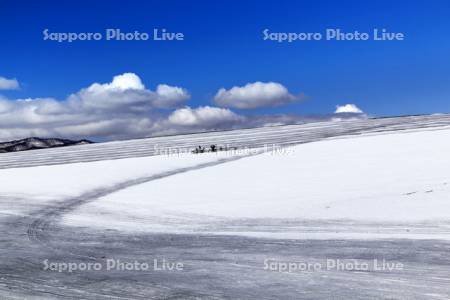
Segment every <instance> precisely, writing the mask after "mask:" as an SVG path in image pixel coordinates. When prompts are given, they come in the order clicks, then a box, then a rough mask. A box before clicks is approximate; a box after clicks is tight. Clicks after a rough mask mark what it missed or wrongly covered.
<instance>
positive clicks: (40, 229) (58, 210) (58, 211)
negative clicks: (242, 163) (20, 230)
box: [27, 150, 264, 259]
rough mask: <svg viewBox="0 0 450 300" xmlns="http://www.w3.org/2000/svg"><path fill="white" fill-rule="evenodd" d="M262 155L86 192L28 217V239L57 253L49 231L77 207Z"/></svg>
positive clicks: (152, 176) (223, 159)
mask: <svg viewBox="0 0 450 300" xmlns="http://www.w3.org/2000/svg"><path fill="white" fill-rule="evenodd" d="M262 153H264V151H263V150H261V151H257V152H254V153H251V154H247V155H241V156H233V157H228V158H222V159H219V160H216V161H212V162H207V163H202V164H198V165H195V166H191V167H185V168H180V169H176V170H171V171H167V172H163V173H159V174H154V175H151V176H146V177H141V178H137V179H132V180H127V181H124V182H121V183H118V184H116V185H114V186H108V187H102V188H97V189H94V190H92V191H89V192H86V193H84V194H82V195H79V196H76V197H72V198H68V199H66V200H63V201H61V202H59V203H58V204H56V205H53V206H51V207H47V208H44V209H42V210H40V211H38V212H36V213H33V214H32V215H31V216H30V217H31V218H32V222H31V223H30V224H29V226H28V230H27V235H28V238H29V240H31V241H32V242H36V243H40V244H42V245H44V246H46V247H48V248H51V250H56V251H58V249H57V248H54V247H51V246H50V241H49V235H48V231H49V229H50V228H52V226H54V225H55V223H56V222H58V221H59V220H60V218H61V217H62V216H63V215H64V214H66V213H69V212H71V211H73V210H74V209H76V208H78V207H79V206H81V205H83V204H86V203H88V202H91V201H95V200H96V199H98V198H101V197H104V196H106V195H109V194H112V193H115V192H117V191H120V190H123V189H126V188H129V187H132V186H136V185H139V184H142V183H147V182H150V181H155V180H159V179H163V178H166V177H169V176H173V175H176V174H181V173H186V172H190V171H194V170H199V169H203V168H208V167H213V166H217V165H220V164H224V163H227V162H232V161H236V160H239V159H242V158H246V157H250V156H255V155H259V154H262ZM69 254H72V255H74V256H77V257H83V258H88V259H96V258H94V257H86V256H80V255H77V254H75V253H69Z"/></svg>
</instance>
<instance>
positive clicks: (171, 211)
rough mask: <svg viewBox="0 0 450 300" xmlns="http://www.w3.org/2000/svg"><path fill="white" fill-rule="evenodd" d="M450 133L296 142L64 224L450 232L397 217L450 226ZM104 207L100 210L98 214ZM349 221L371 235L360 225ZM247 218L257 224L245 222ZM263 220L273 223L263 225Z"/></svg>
mask: <svg viewBox="0 0 450 300" xmlns="http://www.w3.org/2000/svg"><path fill="white" fill-rule="evenodd" d="M449 139H450V129H445V130H424V131H407V132H402V133H394V134H381V135H363V136H360V137H357V138H354V137H353V138H341V139H331V140H326V141H321V142H316V143H310V144H304V145H298V146H292V147H289V148H285V149H282V150H280V151H278V152H269V153H264V154H262V155H257V156H253V157H248V158H245V159H242V160H239V161H234V162H229V163H227V164H222V165H217V166H215V167H211V168H205V169H200V170H196V171H192V172H189V173H183V174H179V175H175V176H171V177H168V178H164V179H162V180H160V181H153V182H149V183H145V184H141V185H137V186H134V187H131V188H128V189H125V190H122V191H118V192H116V193H113V194H110V195H108V196H105V197H103V198H101V199H99V200H98V201H95V202H92V203H90V204H87V205H85V206H82V207H80V209H79V210H77V211H75V212H74V213H73V214H69V215H66V217H65V222H66V223H67V224H70V225H75V226H80V225H84V226H99V227H104V228H114V229H120V230H124V229H125V230H133V231H134V230H138V231H151V232H158V231H169V232H180V233H181V232H196V231H205V232H208V233H220V234H224V233H226V234H243V235H251V236H270V237H279V238H311V237H321V238H329V237H330V235H333V234H338V235H339V236H344V237H358V238H359V237H361V236H366V237H395V236H400V237H409V236H414V238H417V237H420V238H433V237H439V238H450V235H448V233H447V232H446V231H445V230H444V231H443V229H442V228H441V229H440V230H438V231H436V228H433V230H430V231H423V229H422V230H407V229H405V227H402V226H400V228H398V224H399V223H403V224H413V223H427V222H429V223H432V222H436V223H435V224H440V223H444V224H445V221H446V220H447V219H448V216H449V215H450V199H449V196H448V195H449V194H450V175H449V173H448V170H450V160H449V159H448V153H450V143H448V142H447V141H448V140H449ZM175 187H176V188H175ZM96 212H102V215H101V217H100V218H98V217H97V213H96ZM94 216H95V218H94ZM264 219H266V220H268V222H265V223H264ZM205 220H210V223H211V224H212V225H210V224H208V221H205ZM217 220H220V223H222V226H221V224H217ZM280 220H284V223H286V220H292V222H294V223H295V222H297V223H298V222H301V221H303V222H305V221H306V222H308V221H310V222H312V221H324V222H325V221H327V222H331V223H332V224H333V223H334V222H336V223H334V224H333V226H332V230H333V232H330V230H326V229H327V228H328V229H330V226H328V227H327V226H319V227H321V229H322V230H326V232H322V233H323V234H322V235H319V234H318V232H313V233H311V232H308V233H305V232H302V230H299V231H300V232H295V231H294V230H293V229H292V228H291V230H288V231H286V230H284V227H281V228H278V229H279V230H276V229H277V228H276V227H279V226H277V225H279V224H278V223H280ZM351 221H355V222H357V223H359V224H356V225H355V227H356V228H357V229H362V228H363V229H364V230H366V231H369V232H366V233H367V234H365V233H364V232H352V231H351V230H350V228H348V227H351V224H350V223H351ZM245 222H246V223H247V225H248V224H251V225H248V226H243V225H242V226H237V224H242V223H245ZM282 223H283V222H282ZM362 223H366V224H362ZM367 223H369V224H367ZM370 223H378V224H384V225H385V226H386V224H393V225H396V224H397V228H395V229H390V230H381V231H380V228H379V227H378V228H376V230H375V231H374V230H373V228H372V229H370V227H373V226H369V225H370ZM231 224H234V228H233V226H231ZM262 224H265V225H264V226H268V230H261V225H262ZM270 225H273V226H270ZM285 225H286V224H285ZM336 225H338V226H336ZM345 225H347V226H345ZM357 225H359V227H358V226H357ZM362 225H363V226H362ZM322 227H323V228H322ZM325 227H327V228H325ZM339 227H341V229H339ZM342 227H343V228H342ZM336 229H338V232H335V231H336ZM344 229H346V230H344ZM371 234H372V235H371ZM433 234H438V235H436V236H433Z"/></svg>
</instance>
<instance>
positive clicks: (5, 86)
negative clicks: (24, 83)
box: [0, 76, 19, 90]
mask: <svg viewBox="0 0 450 300" xmlns="http://www.w3.org/2000/svg"><path fill="white" fill-rule="evenodd" d="M18 88H19V82H18V81H17V79H15V78H13V79H8V78H5V77H1V76H0V90H17V89H18Z"/></svg>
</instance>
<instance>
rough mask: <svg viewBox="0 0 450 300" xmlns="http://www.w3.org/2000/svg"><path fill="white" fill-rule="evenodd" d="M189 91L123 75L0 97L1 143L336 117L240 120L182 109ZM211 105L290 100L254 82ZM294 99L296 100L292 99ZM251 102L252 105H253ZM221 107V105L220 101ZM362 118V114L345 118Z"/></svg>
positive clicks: (212, 110)
mask: <svg viewBox="0 0 450 300" xmlns="http://www.w3.org/2000/svg"><path fill="white" fill-rule="evenodd" d="M189 98H190V94H189V92H188V91H187V90H186V89H184V88H182V87H177V86H170V85H167V84H159V85H157V86H156V88H155V89H154V90H151V89H148V88H147V87H145V85H144V84H143V82H142V81H141V79H140V78H139V76H137V75H136V74H133V73H124V74H121V75H118V76H115V77H114V78H113V79H112V80H111V82H108V83H93V84H91V85H90V86H88V87H86V88H83V89H81V90H79V91H78V92H76V93H73V94H71V95H69V96H68V97H67V98H66V99H63V100H60V99H54V98H33V99H31V98H27V99H15V100H11V99H7V98H5V97H2V96H1V95H0V141H5V140H12V139H19V138H25V137H30V136H39V137H64V138H73V139H80V138H89V139H93V140H115V139H129V138H137V137H148V136H157V135H165V134H178V133H188V132H196V131H208V130H222V129H235V128H247V127H259V126H270V125H281V124H298V123H304V122H313V121H317V120H326V119H332V117H334V116H336V114H334V115H329V116H324V117H320V118H319V117H316V116H313V117H300V116H298V115H251V116H242V115H239V114H237V113H235V112H233V111H232V110H230V109H229V108H224V107H212V106H201V107H197V108H192V107H189V106H186V101H187V100H188V99H189ZM216 98H217V99H219V100H217V99H216V101H219V102H220V101H225V102H226V103H228V102H230V101H231V100H232V98H233V99H234V100H233V101H234V102H233V101H232V103H233V105H230V106H233V107H239V108H251V107H260V106H271V105H279V104H282V103H287V102H290V101H295V100H297V99H298V98H296V97H294V96H292V95H291V94H289V92H288V91H287V89H286V88H284V87H283V86H282V85H280V84H277V83H260V82H259V83H258V82H257V83H253V84H248V85H246V86H244V87H241V88H240V87H235V88H232V89H230V90H228V91H226V90H223V91H222V92H220V91H219V92H218V95H216ZM294 98H295V99H294ZM252 101H254V102H252ZM222 104H224V103H222ZM350 111H351V112H361V110H359V109H358V108H357V107H356V106H354V105H351V104H350V105H344V106H342V107H338V108H337V109H336V112H337V113H339V118H346V117H347V116H346V114H345V113H344V114H343V113H342V112H346V113H348V112H350ZM348 115H350V116H349V117H364V116H365V115H363V114H348Z"/></svg>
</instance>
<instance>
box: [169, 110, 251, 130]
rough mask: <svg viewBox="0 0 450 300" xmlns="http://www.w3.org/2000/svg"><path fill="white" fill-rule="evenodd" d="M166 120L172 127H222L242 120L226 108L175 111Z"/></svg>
mask: <svg viewBox="0 0 450 300" xmlns="http://www.w3.org/2000/svg"><path fill="white" fill-rule="evenodd" d="M168 120H169V122H170V123H172V124H174V125H181V126H194V127H198V126H200V127H214V126H220V127H222V126H226V125H229V124H235V123H239V122H240V121H243V120H244V118H243V117H241V116H239V115H237V114H235V113H234V112H232V111H231V110H229V109H226V108H219V107H211V106H201V107H198V108H195V109H192V108H190V107H184V108H180V109H177V110H176V111H174V112H173V113H172V114H171V115H170V116H169V118H168Z"/></svg>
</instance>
